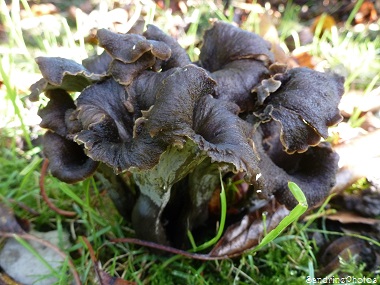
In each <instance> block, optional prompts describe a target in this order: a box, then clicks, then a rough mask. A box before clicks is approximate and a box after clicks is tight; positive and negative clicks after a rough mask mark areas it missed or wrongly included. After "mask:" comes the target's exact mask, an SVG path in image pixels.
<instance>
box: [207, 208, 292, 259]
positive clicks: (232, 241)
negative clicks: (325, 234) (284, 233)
mask: <svg viewBox="0 0 380 285" xmlns="http://www.w3.org/2000/svg"><path fill="white" fill-rule="evenodd" d="M270 208H271V207H266V209H267V211H268V212H269V211H270V212H269V213H268V214H267V215H266V224H265V225H264V222H263V218H262V215H261V216H259V215H257V214H255V213H254V214H249V215H245V216H244V217H243V218H242V220H241V221H240V222H238V223H236V224H234V225H232V226H230V227H229V228H228V229H227V231H226V233H225V234H224V235H223V237H222V238H221V240H219V242H218V243H217V244H216V246H215V247H214V248H213V249H212V251H211V252H210V254H209V255H210V256H230V257H232V256H236V255H241V254H242V253H243V252H244V251H246V250H248V249H252V248H253V247H254V246H256V245H258V244H259V243H260V241H261V239H262V238H263V236H264V234H265V232H270V231H271V230H273V229H274V228H275V227H276V226H277V225H278V224H279V223H280V222H281V221H282V220H283V219H284V218H285V217H286V216H287V215H288V214H289V210H288V209H287V208H286V207H285V206H283V205H281V206H278V207H277V208H276V209H275V210H274V211H273V209H270Z"/></svg>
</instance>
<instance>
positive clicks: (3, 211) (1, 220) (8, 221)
mask: <svg viewBox="0 0 380 285" xmlns="http://www.w3.org/2000/svg"><path fill="white" fill-rule="evenodd" d="M0 232H4V233H15V234H24V233H25V231H24V230H23V228H22V227H21V226H20V224H19V223H18V221H17V219H16V217H15V215H14V214H13V211H12V210H11V209H10V208H9V207H8V206H7V205H5V204H4V203H2V202H0Z"/></svg>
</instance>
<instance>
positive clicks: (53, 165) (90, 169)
mask: <svg viewBox="0 0 380 285" xmlns="http://www.w3.org/2000/svg"><path fill="white" fill-rule="evenodd" d="M43 151H44V154H45V156H46V157H47V158H48V159H49V168H50V171H51V173H52V175H53V176H55V177H57V178H58V179H59V180H61V181H63V182H66V183H75V182H78V181H82V180H84V179H86V178H87V177H90V176H91V175H92V174H94V172H95V170H96V168H97V167H98V164H99V162H96V161H93V160H92V159H91V158H89V157H88V156H86V154H85V153H84V151H83V148H82V147H81V146H79V145H78V144H76V143H75V142H73V141H70V140H67V139H65V138H63V137H61V136H60V135H58V134H55V133H53V132H50V131H47V132H46V133H45V135H44V140H43Z"/></svg>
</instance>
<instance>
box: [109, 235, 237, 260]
mask: <svg viewBox="0 0 380 285" xmlns="http://www.w3.org/2000/svg"><path fill="white" fill-rule="evenodd" d="M111 242H113V243H118V242H124V243H132V244H137V245H141V246H145V247H150V248H154V249H157V250H161V251H165V252H169V253H172V254H178V255H181V256H184V257H187V258H192V259H198V260H205V261H209V260H222V259H228V258H231V257H233V256H227V255H225V256H209V255H208V254H199V253H191V252H188V251H185V250H180V249H177V248H174V247H171V246H166V245H162V244H158V243H154V242H150V241H145V240H139V239H135V238H116V239H112V240H111Z"/></svg>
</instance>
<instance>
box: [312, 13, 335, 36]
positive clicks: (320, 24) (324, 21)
mask: <svg viewBox="0 0 380 285" xmlns="http://www.w3.org/2000/svg"><path fill="white" fill-rule="evenodd" d="M335 25H336V22H335V20H334V18H333V17H332V16H330V15H327V14H322V15H320V16H318V17H316V18H315V19H314V21H313V24H312V25H311V27H310V29H311V31H312V32H313V34H315V33H316V32H318V35H317V36H321V35H322V34H323V33H324V32H325V31H330V30H331V28H332V27H333V26H335ZM317 29H321V30H320V31H318V30H317Z"/></svg>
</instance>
